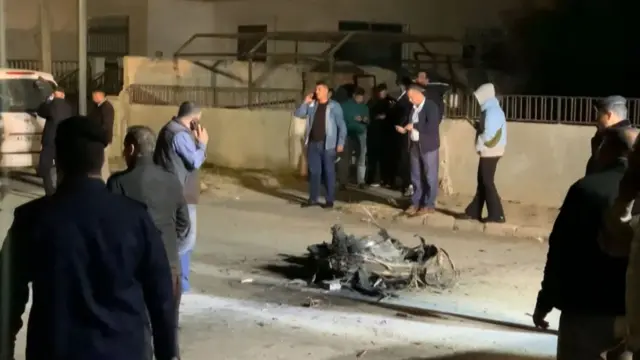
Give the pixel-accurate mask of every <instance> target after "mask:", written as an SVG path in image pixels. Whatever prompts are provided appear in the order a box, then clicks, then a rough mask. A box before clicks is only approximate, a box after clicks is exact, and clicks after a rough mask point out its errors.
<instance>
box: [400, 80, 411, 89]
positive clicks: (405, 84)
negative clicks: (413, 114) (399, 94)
mask: <svg viewBox="0 0 640 360" xmlns="http://www.w3.org/2000/svg"><path fill="white" fill-rule="evenodd" d="M410 85H411V79H409V78H408V77H406V76H403V77H401V78H400V79H399V80H398V86H400V89H401V90H402V91H407V89H408V88H409V86H410Z"/></svg>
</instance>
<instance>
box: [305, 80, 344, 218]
mask: <svg viewBox="0 0 640 360" xmlns="http://www.w3.org/2000/svg"><path fill="white" fill-rule="evenodd" d="M294 116H296V117H300V118H303V117H306V118H307V128H306V133H305V137H304V143H305V145H306V147H307V162H308V164H309V199H308V201H307V202H305V203H303V204H302V207H311V206H318V205H320V203H319V202H318V198H319V197H320V184H322V182H323V180H324V184H325V186H326V189H327V195H326V202H325V204H324V207H325V208H327V209H332V208H333V202H334V200H335V186H336V185H335V184H336V174H335V162H336V155H337V153H342V152H343V150H344V142H345V139H346V137H347V127H346V125H345V123H344V117H343V114H342V108H341V107H340V104H338V103H337V102H336V101H334V100H331V99H330V98H329V87H328V86H327V84H326V83H324V82H318V83H317V84H316V89H315V93H314V94H309V95H307V97H306V98H305V99H304V102H303V103H302V104H301V105H300V106H299V107H298V108H297V109H296V110H295V112H294ZM347 156H348V155H347ZM323 177H324V179H323Z"/></svg>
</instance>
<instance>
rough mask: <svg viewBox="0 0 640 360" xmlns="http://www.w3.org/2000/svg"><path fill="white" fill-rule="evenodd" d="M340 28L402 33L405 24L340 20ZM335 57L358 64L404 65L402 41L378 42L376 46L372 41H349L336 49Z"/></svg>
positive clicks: (387, 66)
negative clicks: (372, 44)
mask: <svg viewBox="0 0 640 360" xmlns="http://www.w3.org/2000/svg"><path fill="white" fill-rule="evenodd" d="M338 30H339V31H369V32H372V33H392V34H402V33H403V32H404V25H402V24H385V23H369V22H363V21H340V22H339V23H338ZM335 58H336V60H342V61H350V62H352V63H354V64H356V65H373V66H379V67H382V68H388V69H394V70H396V69H398V68H400V67H401V66H402V42H394V43H386V44H385V43H382V44H380V43H377V44H375V46H371V43H358V42H353V41H349V42H347V43H346V44H344V45H343V46H342V47H341V48H340V49H339V50H338V51H336V54H335Z"/></svg>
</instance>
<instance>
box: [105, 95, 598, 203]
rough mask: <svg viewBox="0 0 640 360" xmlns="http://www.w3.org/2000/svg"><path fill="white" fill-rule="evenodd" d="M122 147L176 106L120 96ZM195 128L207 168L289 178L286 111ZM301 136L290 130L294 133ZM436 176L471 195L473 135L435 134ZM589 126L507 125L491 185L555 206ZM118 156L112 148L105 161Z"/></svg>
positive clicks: (294, 159)
mask: <svg viewBox="0 0 640 360" xmlns="http://www.w3.org/2000/svg"><path fill="white" fill-rule="evenodd" d="M114 106H115V107H116V114H117V119H119V121H121V122H122V124H120V125H117V129H120V131H114V133H115V134H117V135H116V136H119V137H120V139H117V138H114V144H116V143H117V144H121V143H122V135H123V130H124V129H125V128H126V126H130V125H147V126H150V127H151V128H152V129H154V130H156V131H157V130H159V129H160V127H161V126H162V125H164V124H165V123H166V122H167V121H169V119H170V118H171V117H172V116H174V115H175V113H176V112H177V107H176V106H146V105H136V104H130V103H129V101H128V99H127V97H126V94H125V93H123V95H121V97H120V101H119V102H118V101H114ZM202 123H203V125H204V126H205V127H207V129H208V130H209V134H211V141H210V142H209V146H208V149H207V155H208V158H207V161H209V162H210V163H211V164H214V165H218V166H225V167H230V168H236V169H256V170H269V171H294V169H295V168H296V166H297V164H298V161H299V158H300V154H301V151H302V143H301V140H300V137H299V136H298V135H296V125H295V122H294V120H293V118H292V116H291V111H290V110H247V109H238V110H230V109H213V108H211V109H209V108H207V109H204V110H203V116H202ZM299 130H300V129H297V133H299ZM440 132H441V138H442V145H441V148H440V159H441V166H440V177H441V178H444V179H443V180H446V181H443V183H447V184H449V185H450V186H451V189H452V191H453V192H455V193H462V194H473V193H474V192H475V189H476V170H477V167H478V156H477V155H476V153H475V150H474V146H473V145H474V136H475V131H474V129H473V128H472V127H471V126H469V124H468V123H467V122H465V121H462V120H445V121H443V123H442V125H441V127H440ZM593 133H594V129H593V128H592V127H590V126H571V125H558V124H533V123H516V122H509V125H508V138H509V142H508V144H507V152H506V154H505V156H504V157H503V158H502V159H501V160H500V163H499V164H498V171H497V173H496V184H497V187H498V191H499V192H500V195H501V197H502V198H503V199H505V200H511V201H517V202H521V203H523V204H537V205H545V206H560V204H561V203H562V200H563V199H564V196H565V195H566V192H567V190H568V188H569V186H570V185H571V184H572V183H573V182H575V181H576V180H578V179H579V178H581V177H582V176H584V171H585V165H586V162H587V159H588V157H589V154H590V148H589V146H590V145H589V144H590V142H589V140H590V138H591V136H593ZM120 151H121V149H119V148H118V147H115V146H114V147H113V149H112V153H111V156H113V157H115V156H118V155H119V153H120Z"/></svg>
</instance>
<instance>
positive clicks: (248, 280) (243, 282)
mask: <svg viewBox="0 0 640 360" xmlns="http://www.w3.org/2000/svg"><path fill="white" fill-rule="evenodd" d="M252 282H253V279H251V278H248V279H242V280H241V281H240V283H241V284H250V283H252Z"/></svg>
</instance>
